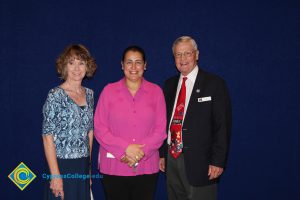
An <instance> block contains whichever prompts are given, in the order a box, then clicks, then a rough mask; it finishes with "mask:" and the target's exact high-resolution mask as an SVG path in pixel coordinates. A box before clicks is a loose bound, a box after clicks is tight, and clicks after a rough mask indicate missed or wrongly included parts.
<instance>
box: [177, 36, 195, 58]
mask: <svg viewBox="0 0 300 200" xmlns="http://www.w3.org/2000/svg"><path fill="white" fill-rule="evenodd" d="M180 42H191V43H192V45H193V48H194V50H195V51H198V46H197V43H196V41H195V40H194V39H193V38H192V37H190V36H181V37H179V38H177V39H176V40H175V41H174V42H173V46H172V51H173V54H174V49H175V46H176V45H177V44H178V43H180Z"/></svg>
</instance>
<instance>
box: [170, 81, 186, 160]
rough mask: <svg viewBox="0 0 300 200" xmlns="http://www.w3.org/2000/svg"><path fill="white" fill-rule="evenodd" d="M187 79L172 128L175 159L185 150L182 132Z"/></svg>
mask: <svg viewBox="0 0 300 200" xmlns="http://www.w3.org/2000/svg"><path fill="white" fill-rule="evenodd" d="M186 79H187V77H183V79H182V84H181V88H180V91H179V95H178V98H177V103H176V107H175V111H174V116H173V119H172V122H171V126H170V132H171V144H170V149H169V151H170V153H171V155H172V156H173V157H174V158H178V157H179V155H180V154H181V152H182V148H183V144H182V135H181V131H182V121H183V115H184V107H185V96H186V87H185V81H186Z"/></svg>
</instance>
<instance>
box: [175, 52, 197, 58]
mask: <svg viewBox="0 0 300 200" xmlns="http://www.w3.org/2000/svg"><path fill="white" fill-rule="evenodd" d="M194 52H195V51H185V52H183V53H181V52H177V53H175V54H174V56H175V58H181V56H184V57H191V56H192V55H193V53H194Z"/></svg>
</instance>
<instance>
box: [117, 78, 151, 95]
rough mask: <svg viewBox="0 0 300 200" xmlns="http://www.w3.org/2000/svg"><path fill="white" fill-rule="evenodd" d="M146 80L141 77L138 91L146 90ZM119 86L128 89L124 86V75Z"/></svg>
mask: <svg viewBox="0 0 300 200" xmlns="http://www.w3.org/2000/svg"><path fill="white" fill-rule="evenodd" d="M147 82H148V81H147V80H146V79H145V78H144V77H143V78H142V83H141V86H140V88H139V91H143V92H147ZM120 86H121V89H123V90H124V89H125V90H128V88H127V86H126V82H125V77H124V78H122V79H121V80H120Z"/></svg>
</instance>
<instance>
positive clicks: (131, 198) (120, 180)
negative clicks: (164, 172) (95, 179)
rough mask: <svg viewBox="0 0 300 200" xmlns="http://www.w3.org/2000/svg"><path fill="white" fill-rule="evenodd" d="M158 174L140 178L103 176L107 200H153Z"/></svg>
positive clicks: (140, 176)
mask: <svg viewBox="0 0 300 200" xmlns="http://www.w3.org/2000/svg"><path fill="white" fill-rule="evenodd" d="M157 177H158V173H156V174H149V175H148V174H145V175H139V176H112V175H105V174H103V179H102V181H103V186H104V191H105V196H106V200H152V199H153V198H154V193H155V189H156V182H157Z"/></svg>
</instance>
